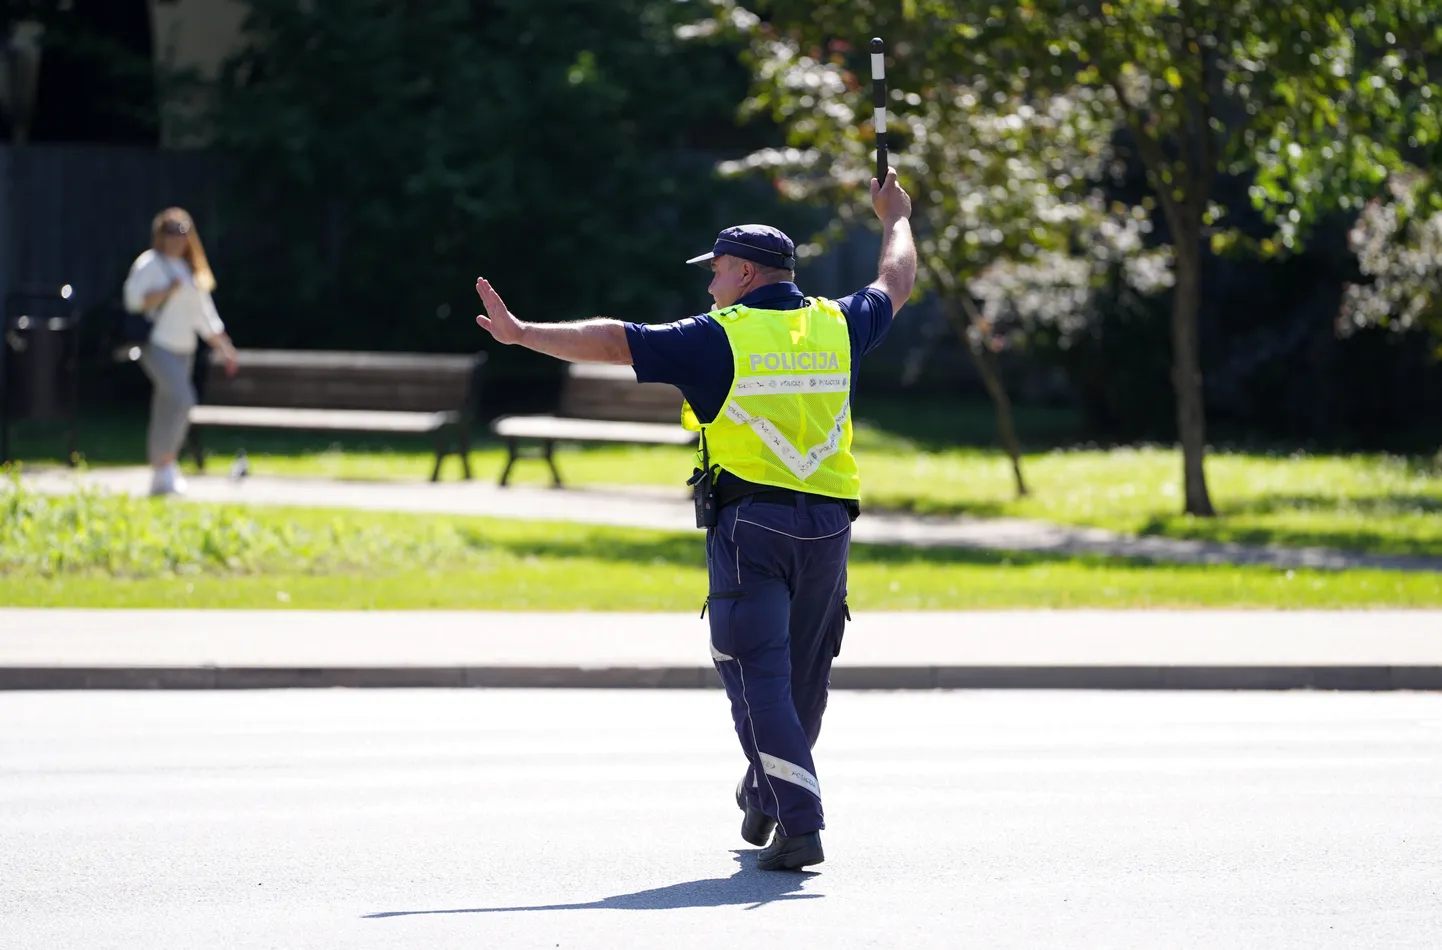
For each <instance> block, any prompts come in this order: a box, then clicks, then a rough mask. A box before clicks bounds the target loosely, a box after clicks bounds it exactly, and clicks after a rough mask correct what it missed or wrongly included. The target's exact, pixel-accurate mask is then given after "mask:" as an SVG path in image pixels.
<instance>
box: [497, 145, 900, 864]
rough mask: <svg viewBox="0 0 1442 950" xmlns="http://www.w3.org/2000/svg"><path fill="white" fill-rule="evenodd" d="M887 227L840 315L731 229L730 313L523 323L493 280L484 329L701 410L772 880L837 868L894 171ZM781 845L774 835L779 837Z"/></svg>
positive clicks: (783, 249) (705, 466)
mask: <svg viewBox="0 0 1442 950" xmlns="http://www.w3.org/2000/svg"><path fill="white" fill-rule="evenodd" d="M871 201H872V206H873V208H874V209H875V211H876V214H877V217H879V218H880V219H881V223H882V244H881V260H880V266H879V274H878V276H877V279H876V281H875V282H873V283H872V284H871V285H869V286H867V287H864V288H862V289H861V290H859V291H857V292H856V293H854V294H851V295H850V296H848V297H843V298H841V299H840V300H826V299H823V298H819V297H806V296H803V295H802V293H801V291H800V290H799V289H798V288H797V286H796V284H795V282H794V278H795V275H794V268H795V266H796V248H795V245H793V244H792V242H791V239H790V238H788V237H787V236H786V235H785V234H782V233H781V232H780V231H778V230H776V229H775V228H772V227H767V226H765V225H741V226H739V227H733V228H727V229H726V230H724V231H722V232H721V233H720V234H719V235H718V236H717V238H716V243H715V245H714V246H713V247H712V249H711V251H710V253H707V254H702V255H701V256H699V257H695V258H692V259H691V260H690V261H688V262H687V263H692V264H700V265H701V266H703V267H706V268H708V269H709V270H710V271H711V272H712V277H711V285H710V287H709V288H708V290H709V292H710V294H711V296H712V298H713V299H714V300H715V303H716V306H715V309H713V310H712V311H710V312H709V313H705V314H702V315H700V316H696V317H691V318H689V319H685V320H681V321H679V322H676V323H669V324H663V325H659V326H647V325H644V324H636V323H622V322H619V321H615V320H608V319H594V320H584V321H581V322H578V323H568V324H537V323H525V322H522V321H520V320H518V319H517V318H516V317H515V315H514V314H512V313H511V312H510V310H508V309H507V308H506V305H505V303H504V302H503V301H502V300H501V298H500V296H499V295H498V294H497V293H496V291H495V289H494V288H493V287H492V286H491V285H490V283H489V282H488V281H487V280H486V279H485V278H480V279H478V280H477V281H476V291H477V292H478V293H479V294H480V297H481V300H482V302H483V304H484V305H485V310H486V313H485V315H484V316H478V317H477V318H476V322H477V323H479V324H480V325H481V326H482V327H484V328H485V329H486V330H488V331H490V333H491V334H492V335H493V336H494V337H495V338H496V340H497V341H499V342H501V343H508V344H520V345H522V346H525V347H527V348H529V349H532V350H536V351H538V352H541V353H547V354H549V355H551V356H554V357H557V358H559V359H563V360H568V361H571V362H594V363H613V364H619V365H629V366H633V367H634V368H635V371H636V379H637V380H638V381H639V382H643V383H647V382H659V383H669V384H672V385H674V386H676V387H678V388H679V389H680V390H681V393H682V395H683V396H684V397H685V403H684V406H683V412H682V421H683V423H684V424H685V425H687V426H688V427H689V428H692V429H699V430H700V431H701V434H702V436H701V450H700V451H699V452H698V459H700V460H701V462H700V466H699V467H698V472H697V478H696V479H695V480H694V481H697V482H698V483H699V484H700V486H701V488H702V489H705V488H706V487H707V486H708V485H709V486H711V487H712V489H713V490H714V509H713V510H714V512H715V513H714V516H713V517H712V518H711V519H709V520H710V522H712V524H710V526H708V529H707V533H706V560H707V565H708V572H709V574H710V590H709V594H708V596H707V607H708V609H709V612H710V618H711V656H712V659H713V661H714V662H715V664H716V669H717V671H718V672H719V673H720V675H721V680H722V682H723V683H724V684H725V686H726V693H727V696H728V697H729V698H730V700H731V711H732V716H733V718H734V719H735V722H736V734H737V737H738V738H739V739H740V740H741V747H742V749H743V750H744V751H745V753H746V759H747V764H748V768H747V771H746V775H745V776H744V777H743V778H742V780H741V782H740V783H739V784H738V786H737V788H736V803H737V805H738V806H739V807H740V808H741V809H742V811H743V812H744V813H745V816H744V818H743V820H742V826H741V833H742V836H743V837H744V838H745V839H746V840H747V841H749V842H750V843H752V844H755V845H758V846H761V845H767V842H768V840H769V841H770V844H769V845H767V846H766V847H765V848H764V849H763V850H762V851H761V853H760V854H759V855H758V857H757V867H759V868H762V869H764V870H774V869H795V868H801V867H806V866H809V865H814V864H820V863H821V862H822V860H824V855H823V852H822V848H821V835H820V831H821V829H822V828H823V827H824V825H825V821H824V818H823V814H822V808H821V786H820V783H819V781H818V780H817V777H816V767H815V765H814V764H813V762H812V757H811V747H812V746H813V745H814V744H815V743H816V737H817V735H818V734H819V733H820V731H821V717H822V713H823V712H824V711H825V709H826V696H827V690H828V687H829V684H830V675H831V661H832V658H833V657H834V656H836V655H837V654H838V653H839V652H840V649H841V638H842V632H843V627H844V624H845V621H846V619H847V616H848V613H847V605H846V561H847V555H848V552H849V550H850V543H851V522H852V520H854V519H855V517H856V516H857V514H858V513H859V505H858V499H859V498H860V489H861V482H860V477H859V473H858V469H857V464H856V459H855V458H854V457H853V456H852V454H851V436H852V429H851V389H852V384H853V380H854V377H855V369H856V366H857V364H858V363H859V361H860V358H861V357H862V356H863V355H864V354H866V353H868V352H870V351H871V350H872V349H874V348H875V347H876V346H877V345H878V344H880V343H881V341H882V340H883V339H884V338H885V336H886V332H887V330H888V329H889V328H890V326H891V321H892V318H893V316H894V315H895V313H896V311H898V310H900V309H901V307H902V305H903V304H904V303H905V302H906V300H907V298H908V297H910V295H911V289H912V284H913V282H914V281H915V278H916V249H915V246H914V245H913V243H912V237H911V225H910V221H909V218H910V215H911V198H910V197H909V196H908V195H907V194H906V192H905V191H904V190H903V189H902V188H901V187H900V186H899V185H898V184H897V181H896V172H895V171H894V170H893V171H890V172H888V174H887V177H886V181H885V183H884V184H881V185H878V183H877V181H876V179H874V178H873V179H872V180H871ZM773 832H774V836H773Z"/></svg>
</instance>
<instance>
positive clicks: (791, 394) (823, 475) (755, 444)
mask: <svg viewBox="0 0 1442 950" xmlns="http://www.w3.org/2000/svg"><path fill="white" fill-rule="evenodd" d="M711 317H712V319H714V320H716V322H717V324H718V325H720V326H721V328H722V329H723V330H724V331H725V332H726V339H727V342H728V343H730V344H731V356H732V360H733V364H734V368H735V376H734V379H733V381H732V384H731V391H730V392H729V393H728V394H727V396H726V402H725V404H724V406H723V408H722V411H721V412H720V413H718V414H717V416H716V418H715V419H714V420H713V421H712V422H709V423H706V424H704V425H703V424H701V422H700V421H699V420H698V419H697V418H696V414H695V413H694V412H693V411H692V409H691V407H690V406H689V405H687V406H685V407H683V409H682V414H681V421H682V424H683V425H685V426H686V428H688V429H691V430H693V431H694V430H697V429H703V430H705V433H706V446H707V449H708V451H709V453H710V456H711V462H712V464H713V465H719V466H721V468H723V469H725V470H726V471H728V472H730V473H732V474H733V475H736V476H738V477H740V478H743V479H745V480H746V481H749V482H755V483H757V484H760V485H771V486H774V487H777V488H790V489H793V490H795V491H804V492H810V493H813V494H818V495H827V496H830V497H833V498H859V497H860V494H861V478H860V474H859V472H858V471H857V466H856V459H855V457H854V456H853V455H852V454H851V337H850V335H849V334H848V333H847V330H846V316H845V314H843V313H842V312H841V307H840V305H838V304H837V303H836V302H835V301H831V300H825V299H821V298H808V299H807V302H806V306H805V307H802V308H800V309H798V310H755V309H752V308H750V307H730V308H727V309H725V310H719V311H715V312H713V313H712V314H711ZM698 464H699V462H698Z"/></svg>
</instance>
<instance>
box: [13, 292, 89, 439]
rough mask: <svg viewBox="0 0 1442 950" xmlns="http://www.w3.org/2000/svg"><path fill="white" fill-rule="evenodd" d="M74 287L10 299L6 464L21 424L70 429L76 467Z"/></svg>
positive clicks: (77, 317)
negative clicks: (13, 429)
mask: <svg viewBox="0 0 1442 950" xmlns="http://www.w3.org/2000/svg"><path fill="white" fill-rule="evenodd" d="M73 297H74V294H73V293H72V292H71V288H70V286H69V285H66V286H65V287H62V288H61V289H60V290H58V291H54V290H52V291H49V292H45V291H19V292H15V293H11V294H9V295H8V296H7V297H6V298H5V317H4V338H3V340H0V464H4V463H6V462H9V461H11V456H10V429H11V427H12V426H13V425H14V424H15V423H17V422H41V423H60V424H63V425H64V426H65V431H66V437H67V439H68V442H67V445H68V448H69V451H68V453H67V458H68V460H69V462H70V465H71V466H72V467H73V466H74V465H75V463H76V460H77V455H76V444H75V422H76V416H77V414H78V410H79V403H80V311H79V309H78V308H77V307H76V306H75V304H74V302H73Z"/></svg>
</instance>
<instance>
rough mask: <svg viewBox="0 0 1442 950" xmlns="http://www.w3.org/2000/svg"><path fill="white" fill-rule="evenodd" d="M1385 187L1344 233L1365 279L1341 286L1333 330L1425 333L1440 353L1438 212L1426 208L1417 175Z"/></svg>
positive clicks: (1441, 219) (1441, 232) (1441, 236)
mask: <svg viewBox="0 0 1442 950" xmlns="http://www.w3.org/2000/svg"><path fill="white" fill-rule="evenodd" d="M1388 191H1389V194H1388V199H1387V200H1384V199H1381V198H1378V199H1374V200H1373V201H1370V202H1368V204H1367V206H1366V207H1365V208H1363V209H1362V213H1361V214H1360V215H1358V217H1357V221H1356V223H1355V225H1354V226H1353V228H1352V230H1351V232H1350V233H1349V234H1348V239H1349V244H1350V245H1351V248H1352V251H1353V253H1355V254H1356V255H1357V264H1358V267H1359V269H1360V270H1361V271H1362V273H1363V275H1364V276H1365V281H1362V282H1358V283H1355V284H1351V285H1349V286H1348V287H1347V289H1346V291H1345V293H1344V295H1343V298H1342V313H1341V316H1340V318H1339V319H1338V322H1337V330H1338V332H1339V333H1340V334H1342V335H1344V336H1345V335H1347V334H1350V333H1351V332H1353V331H1355V330H1358V329H1361V328H1363V327H1384V328H1387V329H1390V330H1393V331H1396V332H1399V333H1406V332H1408V331H1425V332H1428V333H1430V334H1431V335H1432V337H1433V339H1435V340H1437V341H1438V344H1439V355H1442V212H1439V211H1435V210H1432V208H1431V207H1430V204H1429V201H1428V198H1429V197H1430V192H1429V191H1428V190H1427V189H1426V185H1425V180H1424V179H1423V178H1422V177H1421V176H1420V175H1414V176H1408V177H1399V178H1398V179H1397V180H1395V181H1394V182H1392V184H1391V187H1390V188H1389V189H1388Z"/></svg>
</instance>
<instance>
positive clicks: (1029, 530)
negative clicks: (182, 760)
mask: <svg viewBox="0 0 1442 950" xmlns="http://www.w3.org/2000/svg"><path fill="white" fill-rule="evenodd" d="M22 478H23V481H24V483H25V485H26V486H27V487H29V488H31V489H33V490H35V491H43V492H52V493H53V492H68V491H75V490H77V489H79V488H81V487H84V486H90V487H95V488H99V489H103V490H106V491H112V492H118V493H125V494H131V495H142V494H144V493H145V492H146V491H147V489H148V487H149V484H150V474H149V470H148V469H144V468H107V469H96V470H94V471H88V472H70V471H69V470H66V469H52V470H47V471H40V472H31V473H26V474H25V475H23V476H22ZM189 481H190V492H189V498H191V499H192V500H195V501H209V502H227V503H232V504H259V505H293V506H301V507H308V508H354V509H361V510H370V511H413V512H422V513H429V514H453V515H484V516H488V517H493V518H516V519H522V520H528V521H543V520H544V521H570V522H576V523H580V524H598V525H611V526H615V527H627V528H653V529H659V530H666V531H695V530H696V527H695V521H694V517H695V516H694V514H693V513H692V509H691V501H690V498H689V496H687V495H686V494H684V493H683V492H681V491H679V490H675V489H664V488H653V487H638V488H634V489H623V488H617V487H608V488H605V489H599V488H597V489H562V490H555V489H545V488H500V487H498V486H495V485H492V484H489V483H485V482H476V481H472V482H440V483H435V484H432V483H430V482H353V481H336V480H331V479H324V478H270V477H259V476H252V477H250V478H247V479H244V480H243V481H234V480H231V479H229V478H226V477H222V476H198V477H192V478H191V479H189ZM854 538H855V540H856V542H857V543H859V544H892V545H909V546H917V547H965V548H980V549H986V550H995V551H1031V552H1038V553H1050V554H1057V555H1063V556H1073V555H1079V554H1099V555H1107V556H1111V557H1135V558H1145V559H1148V560H1153V561H1167V562H1173V563H1179V564H1251V565H1260V566H1268V567H1279V568H1308V567H1310V568H1323V569H1329V570H1346V569H1349V568H1377V569H1381V570H1397V571H1442V558H1435V557H1408V556H1400V555H1381V554H1358V553H1354V552H1347V551H1333V550H1327V549H1323V548H1284V547H1275V546H1267V547H1260V546H1254V545H1244V544H1230V543H1219V542H1209V541H1188V540H1181V539H1176V538H1161V537H1132V536H1128V535H1120V534H1116V533H1113V532H1110V531H1104V530H1101V529H1099V528H1083V527H1074V526H1069V525H1058V524H1051V523H1048V522H1039V521H1024V520H1021V519H1017V518H970V517H965V516H952V517H923V516H917V515H905V514H894V513H882V512H875V511H868V512H866V513H865V514H863V516H862V517H861V519H860V520H859V521H857V522H856V527H855V533H854Z"/></svg>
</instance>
